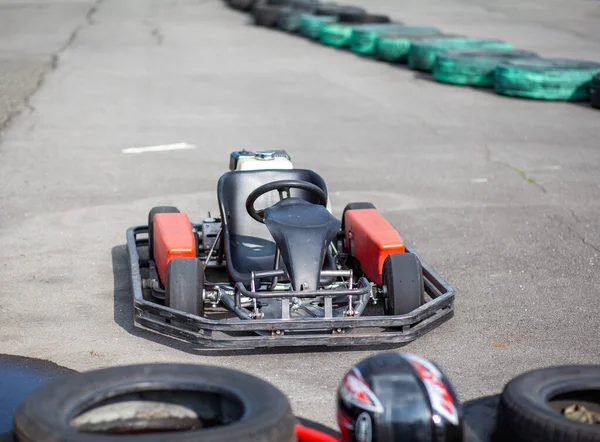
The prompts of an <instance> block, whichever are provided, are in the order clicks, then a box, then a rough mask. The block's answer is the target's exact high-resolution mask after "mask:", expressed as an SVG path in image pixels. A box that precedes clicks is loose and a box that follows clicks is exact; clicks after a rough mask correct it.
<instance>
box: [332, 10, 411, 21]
mask: <svg viewBox="0 0 600 442" xmlns="http://www.w3.org/2000/svg"><path fill="white" fill-rule="evenodd" d="M338 18H339V20H340V23H356V24H367V23H391V22H392V19H391V18H390V16H389V15H381V14H358V13H357V12H356V11H352V12H347V11H340V13H339V14H338ZM398 23H401V22H398Z"/></svg>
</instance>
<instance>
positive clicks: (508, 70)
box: [494, 58, 600, 101]
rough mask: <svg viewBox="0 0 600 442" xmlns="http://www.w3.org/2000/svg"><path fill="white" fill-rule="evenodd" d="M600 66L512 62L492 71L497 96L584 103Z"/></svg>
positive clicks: (547, 60)
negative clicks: (493, 72)
mask: <svg viewBox="0 0 600 442" xmlns="http://www.w3.org/2000/svg"><path fill="white" fill-rule="evenodd" d="M598 74H600V63H596V62H592V61H585V60H572V59H560V58H537V59H530V60H511V61H507V62H505V63H502V64H499V65H498V66H497V67H496V71H495V84H494V88H495V90H496V92H497V93H499V94H502V95H508V96H512V97H524V98H534V99H538V100H559V101H583V100H585V101H587V100H590V88H591V83H592V78H593V77H594V75H598Z"/></svg>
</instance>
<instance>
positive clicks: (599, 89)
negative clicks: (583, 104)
mask: <svg viewBox="0 0 600 442" xmlns="http://www.w3.org/2000/svg"><path fill="white" fill-rule="evenodd" d="M590 102H591V103H592V106H593V107H595V108H596V109H600V75H596V76H595V77H594V78H593V79H592V84H591V85H590Z"/></svg>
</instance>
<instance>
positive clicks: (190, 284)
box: [165, 258, 204, 316]
mask: <svg viewBox="0 0 600 442" xmlns="http://www.w3.org/2000/svg"><path fill="white" fill-rule="evenodd" d="M203 290H204V266H203V265H202V261H201V260H200V259H198V258H173V259H172V260H171V261H169V264H167V281H166V282H165V305H166V306H167V307H171V308H173V309H175V310H180V311H182V312H185V313H190V314H192V315H197V316H202V315H204V296H203Z"/></svg>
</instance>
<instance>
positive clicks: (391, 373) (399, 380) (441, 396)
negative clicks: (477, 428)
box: [337, 352, 463, 442]
mask: <svg viewBox="0 0 600 442" xmlns="http://www.w3.org/2000/svg"><path fill="white" fill-rule="evenodd" d="M462 418H463V416H462V409H461V406H460V403H459V402H458V399H457V397H456V394H455V393H454V390H453V388H452V385H451V384H450V382H449V381H448V379H447V378H446V376H445V375H444V373H442V371H441V370H440V368H439V367H438V366H437V365H435V364H434V363H433V362H431V361H428V360H426V359H423V358H421V357H419V356H416V355H413V354H410V353H399V352H389V353H380V354H377V355H375V356H371V357H369V358H367V359H364V360H362V361H360V362H359V363H358V364H356V365H354V366H353V367H352V368H351V369H350V371H348V372H347V373H346V375H345V376H344V378H343V380H342V382H341V383H340V386H339V388H338V394H337V420H338V424H339V427H340V432H341V433H342V439H343V441H344V442H396V441H402V442H461V441H462V440H463V423H462V420H463V419H462Z"/></svg>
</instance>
